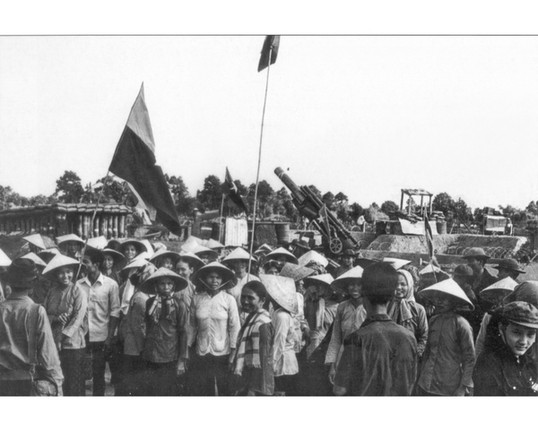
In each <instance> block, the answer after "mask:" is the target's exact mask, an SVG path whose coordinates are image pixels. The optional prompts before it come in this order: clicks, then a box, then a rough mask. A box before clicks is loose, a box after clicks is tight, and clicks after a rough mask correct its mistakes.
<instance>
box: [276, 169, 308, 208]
mask: <svg viewBox="0 0 538 430" xmlns="http://www.w3.org/2000/svg"><path fill="white" fill-rule="evenodd" d="M275 175H277V176H278V178H279V179H280V180H281V181H282V182H284V185H285V186H286V187H288V189H289V190H290V191H291V194H292V195H293V196H294V197H295V199H296V200H297V201H298V202H299V204H300V205H302V204H303V203H304V200H305V195H304V194H303V192H302V191H301V189H300V188H299V187H298V186H297V184H296V183H295V182H293V180H292V179H291V178H290V177H289V176H288V175H287V173H286V172H284V169H283V168H282V167H277V168H276V169H275Z"/></svg>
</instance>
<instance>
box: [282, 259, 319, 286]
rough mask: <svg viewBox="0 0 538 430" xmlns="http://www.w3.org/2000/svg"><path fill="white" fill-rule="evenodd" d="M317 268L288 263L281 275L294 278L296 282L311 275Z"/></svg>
mask: <svg viewBox="0 0 538 430" xmlns="http://www.w3.org/2000/svg"><path fill="white" fill-rule="evenodd" d="M314 272H315V270H314V269H311V268H310V267H304V266H299V265H298V264H293V263H286V264H284V267H282V270H280V273H279V275H280V276H284V277H286V278H292V279H293V280H294V281H295V282H297V281H300V280H301V279H304V278H306V277H307V276H310V275H311V274H312V273H314Z"/></svg>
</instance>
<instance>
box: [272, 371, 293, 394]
mask: <svg viewBox="0 0 538 430" xmlns="http://www.w3.org/2000/svg"><path fill="white" fill-rule="evenodd" d="M275 396H297V375H282V376H275Z"/></svg>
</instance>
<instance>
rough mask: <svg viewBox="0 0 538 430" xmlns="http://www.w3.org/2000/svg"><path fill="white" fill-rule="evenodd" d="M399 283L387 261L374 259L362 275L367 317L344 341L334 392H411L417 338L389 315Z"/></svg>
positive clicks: (364, 393) (407, 394)
mask: <svg viewBox="0 0 538 430" xmlns="http://www.w3.org/2000/svg"><path fill="white" fill-rule="evenodd" d="M397 285H398V273H397V272H396V270H395V269H394V268H393V267H392V266H390V265H389V264H388V263H374V264H372V265H371V266H368V267H367V268H366V269H364V273H363V276H362V291H361V295H362V297H363V305H364V307H365V309H366V313H367V318H366V321H364V323H363V324H362V326H361V328H360V329H359V330H357V331H356V332H354V333H353V334H351V335H350V336H349V337H348V338H347V339H346V340H345V341H344V353H343V355H342V358H341V360H340V363H339V365H338V368H337V370H336V376H335V382H334V393H335V394H336V395H345V394H347V395H352V396H409V395H411V394H412V392H413V388H414V385H415V380H416V376H417V341H416V340H415V336H414V335H413V333H411V331H409V330H407V329H406V328H404V327H402V326H400V325H398V324H396V323H395V322H394V321H392V320H391V318H390V317H389V316H388V315H387V305H388V303H389V301H390V300H391V298H392V296H393V295H394V291H395V290H396V287H397Z"/></svg>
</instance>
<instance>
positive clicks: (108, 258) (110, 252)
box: [101, 248, 126, 285]
mask: <svg viewBox="0 0 538 430" xmlns="http://www.w3.org/2000/svg"><path fill="white" fill-rule="evenodd" d="M101 252H102V253H103V256H104V259H103V264H102V265H101V273H102V274H103V275H105V276H108V277H109V278H110V279H113V280H114V281H116V283H117V284H118V285H121V284H122V281H121V278H120V270H121V268H122V266H123V264H124V263H125V260H126V259H125V256H124V255H123V254H122V253H121V252H119V251H116V250H114V249H111V248H104V249H103V250H102V251H101Z"/></svg>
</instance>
